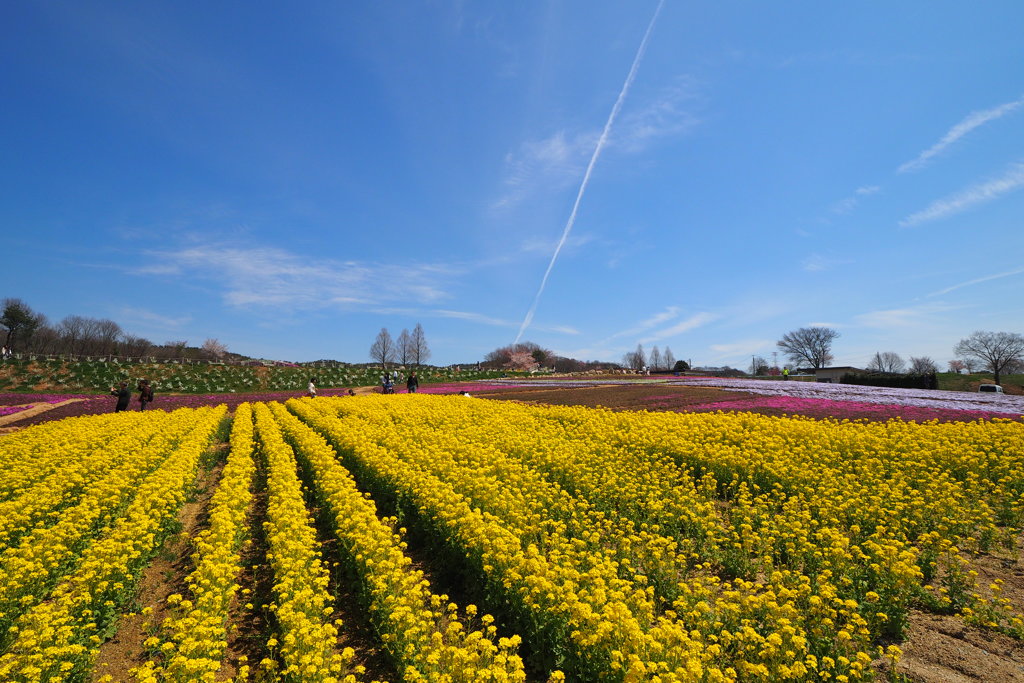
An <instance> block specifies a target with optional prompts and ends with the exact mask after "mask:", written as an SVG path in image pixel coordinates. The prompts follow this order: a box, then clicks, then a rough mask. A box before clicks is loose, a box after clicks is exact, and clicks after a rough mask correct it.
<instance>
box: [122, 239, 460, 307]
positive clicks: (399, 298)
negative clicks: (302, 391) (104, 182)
mask: <svg viewBox="0 0 1024 683" xmlns="http://www.w3.org/2000/svg"><path fill="white" fill-rule="evenodd" d="M149 256H150V258H151V259H152V263H149V264H145V265H143V266H141V267H140V268H137V269H134V270H132V271H131V272H133V273H134V274H137V275H147V276H161V275H178V276H182V277H190V278H195V279H202V280H205V281H212V282H215V283H217V284H219V285H220V286H222V287H223V288H224V289H223V293H222V297H223V300H224V302H225V303H226V304H228V305H229V306H233V307H254V306H255V307H268V308H288V309H296V308H297V309H308V310H309V309H319V308H330V307H340V308H350V307H353V306H379V305H381V304H388V303H403V302H405V303H416V304H423V303H432V302H437V301H440V300H443V299H445V298H447V297H448V293H447V285H448V284H449V281H450V280H451V279H452V278H453V277H454V275H455V272H456V271H455V269H453V268H451V267H449V266H444V265H436V264H375V263H363V262H358V261H331V260H316V259H309V258H304V257H302V256H299V255H297V254H294V253H291V252H289V251H286V250H284V249H278V248H274V247H252V248H243V247H235V246H224V245H201V246H200V245H197V246H191V247H188V248H185V249H180V250H177V251H156V252H150V254H149Z"/></svg>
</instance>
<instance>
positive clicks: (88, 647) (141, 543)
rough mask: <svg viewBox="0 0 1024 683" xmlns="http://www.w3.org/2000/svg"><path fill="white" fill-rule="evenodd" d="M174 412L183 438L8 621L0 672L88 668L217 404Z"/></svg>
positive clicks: (209, 428) (216, 417) (190, 469)
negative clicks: (68, 565)
mask: <svg viewBox="0 0 1024 683" xmlns="http://www.w3.org/2000/svg"><path fill="white" fill-rule="evenodd" d="M178 412H180V413H181V415H184V416H186V420H185V421H184V422H177V421H175V422H174V423H172V424H174V425H175V428H176V429H178V430H180V431H179V432H178V434H179V435H182V436H183V438H180V440H178V443H177V444H176V446H174V450H173V452H172V453H171V454H170V457H168V458H167V459H166V460H165V461H164V463H163V464H162V465H160V467H159V468H158V469H157V470H156V471H154V472H153V473H152V474H151V475H150V476H148V477H147V478H146V479H145V481H143V482H142V483H141V485H140V486H139V487H138V493H137V494H136V496H135V497H134V499H133V500H132V502H131V503H130V504H129V506H128V507H127V509H126V510H125V513H124V515H123V516H122V517H120V518H119V519H118V520H117V521H116V522H115V523H114V524H113V525H112V526H111V528H110V531H109V533H107V534H106V535H105V536H104V537H103V538H101V539H99V540H97V541H96V542H95V543H94V544H92V545H91V546H89V547H88V548H87V549H86V551H85V552H84V554H83V557H82V561H81V563H80V565H79V566H78V568H77V570H76V571H75V572H74V573H72V574H71V575H69V576H68V577H66V578H65V579H64V580H62V581H61V582H60V583H58V584H57V586H56V587H55V588H54V590H53V592H52V593H50V595H49V596H48V599H47V601H46V602H43V603H40V604H38V605H36V606H35V607H33V608H32V609H31V610H29V611H28V612H26V613H24V614H22V615H21V616H20V617H19V618H18V620H17V621H16V623H15V625H14V627H13V631H14V633H15V634H16V635H15V638H14V641H13V643H11V645H10V647H9V648H8V650H7V652H5V653H4V654H3V655H2V656H0V680H4V681H40V680H45V681H54V682H56V681H63V680H79V679H81V678H82V677H84V676H85V675H86V672H88V671H89V670H90V669H91V668H92V662H93V658H94V657H95V654H96V652H97V650H98V647H99V645H100V643H101V641H102V634H103V633H104V632H105V630H106V629H107V627H108V626H109V625H110V623H111V622H112V621H113V620H114V619H115V618H116V616H117V614H118V613H119V612H120V611H121V608H122V606H123V603H124V601H125V600H127V599H128V598H129V597H131V595H132V592H133V587H134V584H135V581H136V579H137V577H138V575H139V574H140V572H141V571H142V569H143V568H144V567H145V566H146V564H147V563H148V562H149V559H150V558H151V556H152V554H153V553H154V552H155V550H156V549H157V548H158V547H159V546H160V543H161V542H162V540H163V536H164V535H165V534H166V532H167V531H168V530H169V528H170V525H171V524H172V523H173V521H174V520H175V518H176V515H177V511H178V509H179V508H180V507H181V505H182V503H183V502H184V499H185V496H186V493H187V490H188V488H189V487H190V485H191V484H192V482H193V481H194V480H195V476H196V471H197V469H198V465H199V461H200V458H201V456H202V455H203V453H204V451H205V450H206V446H207V444H208V443H209V440H210V438H211V436H212V434H213V432H214V430H215V428H216V427H217V425H218V423H219V422H220V421H221V418H222V417H223V415H224V412H225V409H224V407H223V406H222V407H220V408H205V409H200V410H197V411H195V410H184V411H178ZM149 419H159V418H149Z"/></svg>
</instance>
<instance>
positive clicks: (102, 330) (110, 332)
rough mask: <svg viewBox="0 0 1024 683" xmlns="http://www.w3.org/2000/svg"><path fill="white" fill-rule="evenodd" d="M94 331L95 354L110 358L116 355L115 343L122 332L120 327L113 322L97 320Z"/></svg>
mask: <svg viewBox="0 0 1024 683" xmlns="http://www.w3.org/2000/svg"><path fill="white" fill-rule="evenodd" d="M94 329H95V330H96V344H97V349H96V350H97V352H98V353H99V354H101V355H103V356H111V355H114V354H116V353H117V342H118V340H119V339H120V338H121V335H122V334H124V332H123V331H122V330H121V326H120V325H118V324H117V323H115V322H114V321H113V320H107V319H106V318H104V319H102V320H97V321H96V322H95V326H94Z"/></svg>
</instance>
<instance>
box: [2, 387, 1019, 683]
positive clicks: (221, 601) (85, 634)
mask: <svg viewBox="0 0 1024 683" xmlns="http://www.w3.org/2000/svg"><path fill="white" fill-rule="evenodd" d="M229 420H230V424H229V423H228V421H229ZM218 440H228V441H229V444H230V447H229V448H227V447H225V448H224V449H218V450H216V451H214V450H208V448H210V447H211V446H215V445H216V443H217V442H218ZM215 452H216V453H220V452H223V453H224V454H225V455H226V460H225V464H224V466H223V469H219V470H217V471H218V474H217V476H216V479H215V481H216V483H215V484H214V490H213V491H212V497H210V499H209V503H207V504H205V505H206V510H207V517H206V519H207V521H205V522H204V523H203V525H202V527H201V528H197V529H195V530H193V531H192V532H190V533H193V536H192V539H191V548H192V550H191V559H190V560H189V561H188V562H187V563H186V564H185V565H183V566H182V567H179V568H178V569H177V571H179V572H181V575H180V576H177V577H167V578H166V580H167V581H173V582H177V584H178V585H180V587H181V588H180V590H177V591H175V593H174V594H173V595H171V597H170V599H169V601H168V602H169V603H170V604H168V605H166V606H164V607H162V608H161V609H163V610H165V611H166V614H167V616H166V618H164V619H162V620H159V621H154V622H151V623H150V624H149V625H148V627H147V629H148V630H146V632H145V633H144V634H143V635H142V636H138V639H139V645H138V648H137V652H135V654H134V655H133V656H134V659H133V661H132V663H131V665H130V666H129V665H126V666H125V667H124V670H123V671H114V670H110V669H105V670H104V674H106V676H107V678H106V680H111V679H113V680H145V681H192V680H195V681H199V680H204V681H206V680H208V681H216V680H226V679H229V678H230V679H233V680H253V681H269V680H284V681H371V680H380V679H383V678H386V679H388V680H393V681H544V680H552V681H558V680H572V681H598V680H608V681H648V680H651V681H653V680H657V681H778V680H795V681H819V680H820V681H858V680H876V679H885V678H886V677H887V676H888V675H889V674H888V673H886V672H888V671H891V670H892V666H891V664H892V662H894V661H896V660H897V659H898V658H899V655H900V651H899V647H898V643H899V642H900V641H901V640H902V639H903V638H905V637H906V635H907V627H908V620H909V618H910V613H911V611H912V610H913V609H922V610H928V611H932V612H937V613H944V614H959V615H960V617H961V618H962V619H964V620H966V621H968V622H969V623H971V624H974V625H976V626H979V627H983V628H988V629H991V630H993V631H998V632H1001V633H1002V634H1005V635H1009V636H1012V637H1014V638H1018V639H1019V638H1021V637H1022V636H1024V622H1022V621H1021V616H1020V612H1019V610H1020V605H1016V604H1014V603H1013V601H1011V600H1009V599H1007V598H1005V597H1004V596H1003V595H1002V593H1001V590H1002V589H1001V586H999V585H997V584H993V586H992V587H984V586H977V585H975V580H974V575H973V574H972V571H971V562H972V558H974V557H976V556H977V555H978V554H979V553H985V554H988V555H995V556H1000V557H1005V558H1006V559H1007V561H1016V557H1015V556H1014V553H1015V550H1016V547H1017V543H1018V541H1019V536H1020V528H1021V526H1022V520H1024V503H1022V494H1024V424H1022V423H1020V422H1012V421H1000V420H994V421H978V422H949V423H943V424H939V423H925V424H917V423H905V422H902V421H889V422H849V421H838V420H827V421H815V420H810V419H804V418H780V417H766V416H760V415H755V414H750V413H737V414H723V413H712V414H708V413H693V414H680V413H647V412H639V413H635V412H611V411H605V410H595V409H589V408H578V407H548V406H534V405H525V404H517V403H511V402H497V401H486V400H478V399H467V398H465V397H461V396H427V395H415V394H413V395H399V396H366V397H358V398H349V397H346V398H323V397H320V398H316V399H293V400H290V401H288V402H287V403H286V404H280V403H269V404H254V405H251V406H250V405H249V404H243V405H242V406H240V407H239V408H238V409H237V410H236V411H235V414H234V415H233V416H230V417H226V416H225V411H224V409H223V408H220V409H212V408H203V409H197V410H192V409H182V410H177V411H174V412H172V413H162V412H151V413H150V412H147V413H125V414H120V415H116V416H97V417H93V418H72V419H68V420H65V421H62V422H58V423H50V424H44V425H40V426H38V427H34V428H30V429H26V430H23V431H22V432H19V433H17V434H14V435H11V436H6V437H0V463H3V466H4V473H5V474H4V477H3V479H2V480H0V511H2V512H3V513H4V514H3V515H0V568H2V569H3V571H0V629H2V630H0V679H2V680H12V681H36V680H68V681H71V680H88V679H89V678H90V676H92V674H90V671H92V670H93V669H94V667H95V664H96V661H97V658H98V657H100V656H101V654H102V651H103V648H105V647H107V646H106V645H105V641H106V640H107V639H108V638H110V637H111V636H112V635H114V634H116V633H118V628H119V626H120V625H121V624H122V623H125V619H123V618H122V615H127V614H130V613H134V612H136V611H137V610H139V609H140V608H145V610H151V609H152V608H153V606H148V607H147V606H146V605H145V604H144V596H140V595H139V594H138V592H137V589H136V586H137V584H138V582H139V581H140V579H141V577H142V576H143V575H144V574H145V573H146V571H147V570H146V566H147V564H148V563H149V562H150V560H151V558H153V557H154V555H155V554H157V553H158V552H159V551H160V547H161V545H162V544H163V543H164V540H165V539H166V538H168V537H169V535H170V534H171V533H172V532H173V531H174V530H175V524H176V519H177V515H178V511H179V510H180V509H181V506H182V504H183V503H184V501H185V500H186V498H187V497H188V496H190V495H191V493H190V491H191V488H192V486H193V482H194V481H196V479H197V476H198V475H199V474H200V472H201V471H203V470H205V469H207V468H210V467H212V466H214V465H216V464H217V463H216V460H217V458H218V457H219V456H216V455H213V453H215ZM218 467H219V466H218ZM8 473H9V474H8ZM261 558H262V559H261ZM254 576H265V577H267V578H266V580H265V581H262V582H258V581H256V580H255V579H254V578H253V577H254ZM140 600H142V601H143V602H140ZM339 609H340V612H339ZM145 610H144V611H145ZM360 624H363V626H360ZM125 637H126V638H127V637H128V636H127V635H126V636H125ZM886 661H888V662H889V664H888V665H886V664H885V662H886ZM367 662H373V663H372V664H371V665H370V666H366V665H364V664H365V663H367Z"/></svg>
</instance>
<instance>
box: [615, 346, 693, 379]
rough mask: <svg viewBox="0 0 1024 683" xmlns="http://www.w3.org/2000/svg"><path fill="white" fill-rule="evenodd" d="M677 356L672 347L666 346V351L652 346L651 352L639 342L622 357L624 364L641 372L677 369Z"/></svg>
mask: <svg viewBox="0 0 1024 683" xmlns="http://www.w3.org/2000/svg"><path fill="white" fill-rule="evenodd" d="M676 363H677V361H676V357H675V355H674V354H673V353H672V349H670V348H668V347H667V346H666V347H665V350H664V351H660V350H658V347H657V346H654V347H651V351H650V353H646V352H645V351H644V345H643V344H637V345H636V349H634V350H632V351H630V352H628V353H626V354H625V355H624V356H623V357H622V364H623V365H624V366H625V367H627V368H629V369H630V370H635V371H637V372H641V371H643V370H645V369H647V370H650V371H652V372H664V371H666V370H676V371H678V370H679V368H677V367H676Z"/></svg>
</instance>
